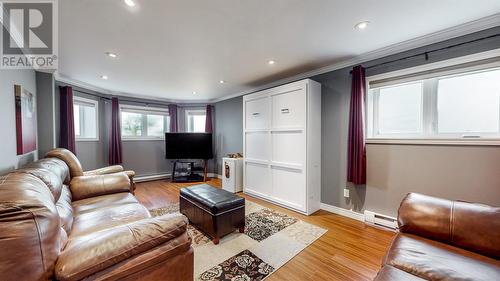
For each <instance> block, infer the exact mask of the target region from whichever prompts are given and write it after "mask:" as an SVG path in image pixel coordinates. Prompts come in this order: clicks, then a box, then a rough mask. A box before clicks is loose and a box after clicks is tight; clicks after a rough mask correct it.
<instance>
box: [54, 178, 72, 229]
mask: <svg viewBox="0 0 500 281" xmlns="http://www.w3.org/2000/svg"><path fill="white" fill-rule="evenodd" d="M56 208H57V212H58V213H59V218H60V221H61V227H62V228H63V229H64V230H65V231H66V233H67V234H68V233H70V231H71V227H72V226H73V207H72V206H71V192H70V191H69V188H68V186H67V185H64V186H63V187H62V189H61V196H60V197H59V200H58V201H57V203H56Z"/></svg>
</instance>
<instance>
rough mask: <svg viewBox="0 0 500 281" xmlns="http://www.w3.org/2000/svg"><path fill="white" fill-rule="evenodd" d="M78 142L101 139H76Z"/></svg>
mask: <svg viewBox="0 0 500 281" xmlns="http://www.w3.org/2000/svg"><path fill="white" fill-rule="evenodd" d="M75 141H76V142H92V141H99V139H75Z"/></svg>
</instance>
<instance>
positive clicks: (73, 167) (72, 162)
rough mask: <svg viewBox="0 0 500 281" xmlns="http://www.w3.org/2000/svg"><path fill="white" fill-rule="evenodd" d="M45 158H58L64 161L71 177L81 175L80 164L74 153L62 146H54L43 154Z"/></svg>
mask: <svg viewBox="0 0 500 281" xmlns="http://www.w3.org/2000/svg"><path fill="white" fill-rule="evenodd" d="M45 158H58V159H61V160H62V161H64V162H65V163H66V165H67V166H68V167H69V173H70V175H71V177H72V178H73V177H79V176H83V169H82V164H80V160H78V158H76V155H75V154H73V153H72V152H71V151H69V150H67V149H64V148H54V149H52V150H51V151H49V152H47V154H45Z"/></svg>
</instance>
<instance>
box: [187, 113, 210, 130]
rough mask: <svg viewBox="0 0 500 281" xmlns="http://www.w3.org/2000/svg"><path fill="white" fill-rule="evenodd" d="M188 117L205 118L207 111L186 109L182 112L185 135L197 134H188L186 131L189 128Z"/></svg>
mask: <svg viewBox="0 0 500 281" xmlns="http://www.w3.org/2000/svg"><path fill="white" fill-rule="evenodd" d="M190 115H205V116H206V115H207V110H206V109H186V110H185V111H184V120H185V127H186V129H185V131H186V133H197V132H190V131H189V130H188V128H189V116H190ZM205 122H206V121H205ZM198 133H199V132H198Z"/></svg>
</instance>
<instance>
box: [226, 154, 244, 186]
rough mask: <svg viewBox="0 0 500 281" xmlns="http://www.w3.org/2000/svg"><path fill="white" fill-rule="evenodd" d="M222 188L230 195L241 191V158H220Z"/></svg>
mask: <svg viewBox="0 0 500 281" xmlns="http://www.w3.org/2000/svg"><path fill="white" fill-rule="evenodd" d="M222 188H223V189H224V190H227V191H229V192H232V193H236V192H241V191H243V158H227V157H224V158H222Z"/></svg>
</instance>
